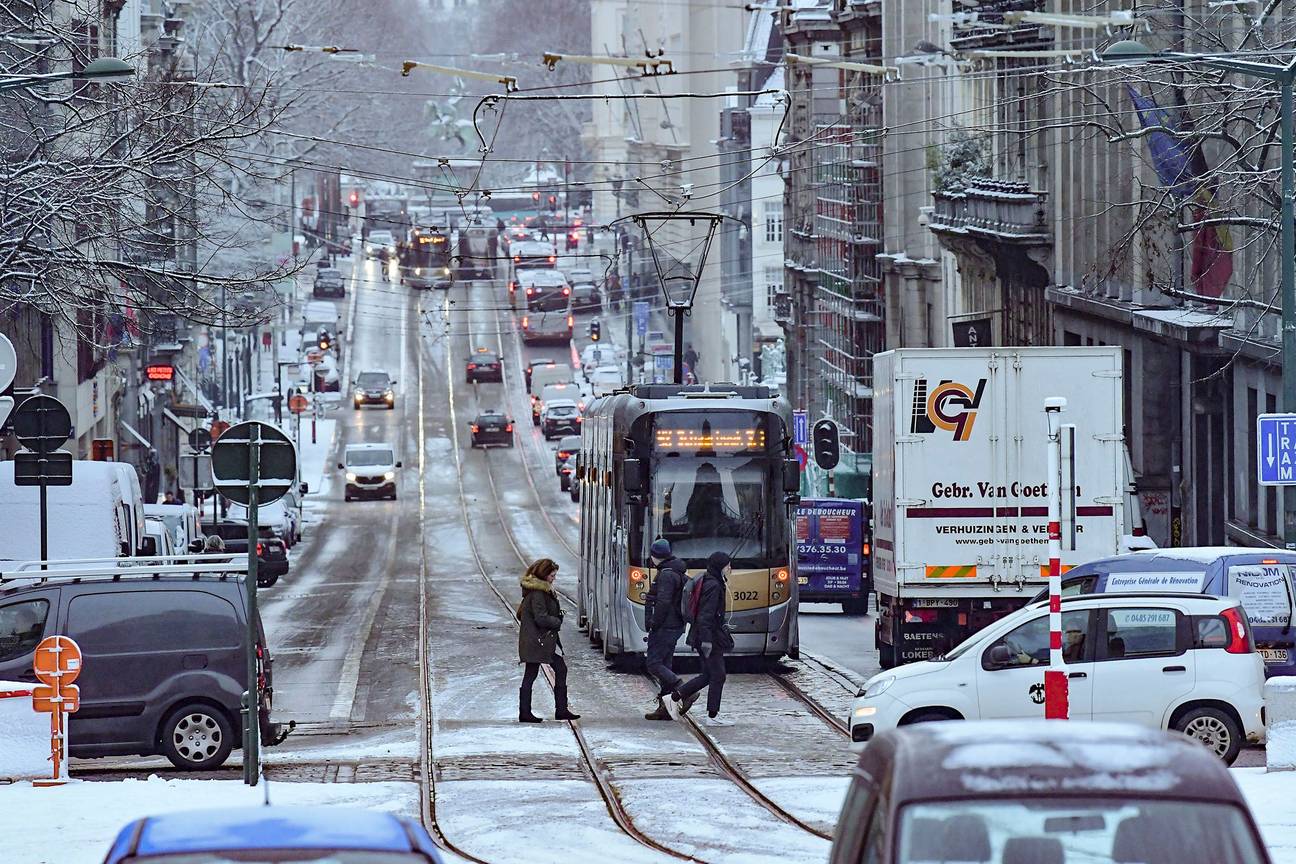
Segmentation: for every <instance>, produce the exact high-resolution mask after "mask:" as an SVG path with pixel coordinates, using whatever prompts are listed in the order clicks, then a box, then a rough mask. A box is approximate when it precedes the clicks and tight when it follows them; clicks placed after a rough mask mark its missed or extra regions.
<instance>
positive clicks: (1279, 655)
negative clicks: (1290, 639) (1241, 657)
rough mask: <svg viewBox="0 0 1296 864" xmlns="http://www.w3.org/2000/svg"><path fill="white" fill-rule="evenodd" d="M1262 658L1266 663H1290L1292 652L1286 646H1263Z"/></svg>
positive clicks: (1261, 650)
mask: <svg viewBox="0 0 1296 864" xmlns="http://www.w3.org/2000/svg"><path fill="white" fill-rule="evenodd" d="M1260 658H1261V659H1262V660H1264V662H1266V663H1284V664H1285V663H1290V662H1291V652H1290V651H1288V650H1287V649H1286V648H1261V649H1260Z"/></svg>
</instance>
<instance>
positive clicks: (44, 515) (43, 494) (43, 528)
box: [40, 454, 49, 570]
mask: <svg viewBox="0 0 1296 864" xmlns="http://www.w3.org/2000/svg"><path fill="white" fill-rule="evenodd" d="M42 455H43V454H42ZM48 489H49V487H48V486H46V485H45V466H43V465H42V466H41V478H40V534H41V536H40V550H41V569H42V570H48V569H49V568H48V567H47V566H46V565H45V562H46V561H48V560H49V524H48V521H49V497H48V494H47V491H46V490H48Z"/></svg>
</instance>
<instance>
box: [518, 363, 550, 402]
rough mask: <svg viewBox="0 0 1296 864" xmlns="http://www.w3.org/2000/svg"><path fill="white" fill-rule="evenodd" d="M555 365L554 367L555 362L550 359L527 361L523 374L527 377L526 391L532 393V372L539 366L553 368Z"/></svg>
mask: <svg viewBox="0 0 1296 864" xmlns="http://www.w3.org/2000/svg"><path fill="white" fill-rule="evenodd" d="M553 365H554V361H553V360H552V359H551V358H549V357H532V358H531V359H530V360H528V361H527V364H526V369H525V370H523V372H524V374H525V375H526V389H527V392H528V393H530V392H531V371H532V370H533V369H535V368H536V367H537V366H553Z"/></svg>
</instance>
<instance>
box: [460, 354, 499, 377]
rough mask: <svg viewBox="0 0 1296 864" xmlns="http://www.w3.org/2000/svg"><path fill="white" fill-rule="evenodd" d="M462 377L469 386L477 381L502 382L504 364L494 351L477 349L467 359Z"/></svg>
mask: <svg viewBox="0 0 1296 864" xmlns="http://www.w3.org/2000/svg"><path fill="white" fill-rule="evenodd" d="M464 377H465V379H466V380H467V382H468V383H469V384H475V383H476V382H478V381H501V382H502V381H503V380H504V364H503V362H501V360H500V357H499V355H498V354H496V353H495V352H494V351H487V350H486V349H485V348H478V349H477V350H476V351H474V352H473V353H472V356H471V357H469V358H468V361H467V365H466V366H465V367H464Z"/></svg>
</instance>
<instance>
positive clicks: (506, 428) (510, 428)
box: [504, 423, 513, 432]
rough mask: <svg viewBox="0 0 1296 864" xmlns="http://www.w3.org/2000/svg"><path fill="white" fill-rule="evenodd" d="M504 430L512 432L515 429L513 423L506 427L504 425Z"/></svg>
mask: <svg viewBox="0 0 1296 864" xmlns="http://www.w3.org/2000/svg"><path fill="white" fill-rule="evenodd" d="M504 431H505V432H512V431H513V424H512V423H510V424H508V425H507V426H505V427H504Z"/></svg>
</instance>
